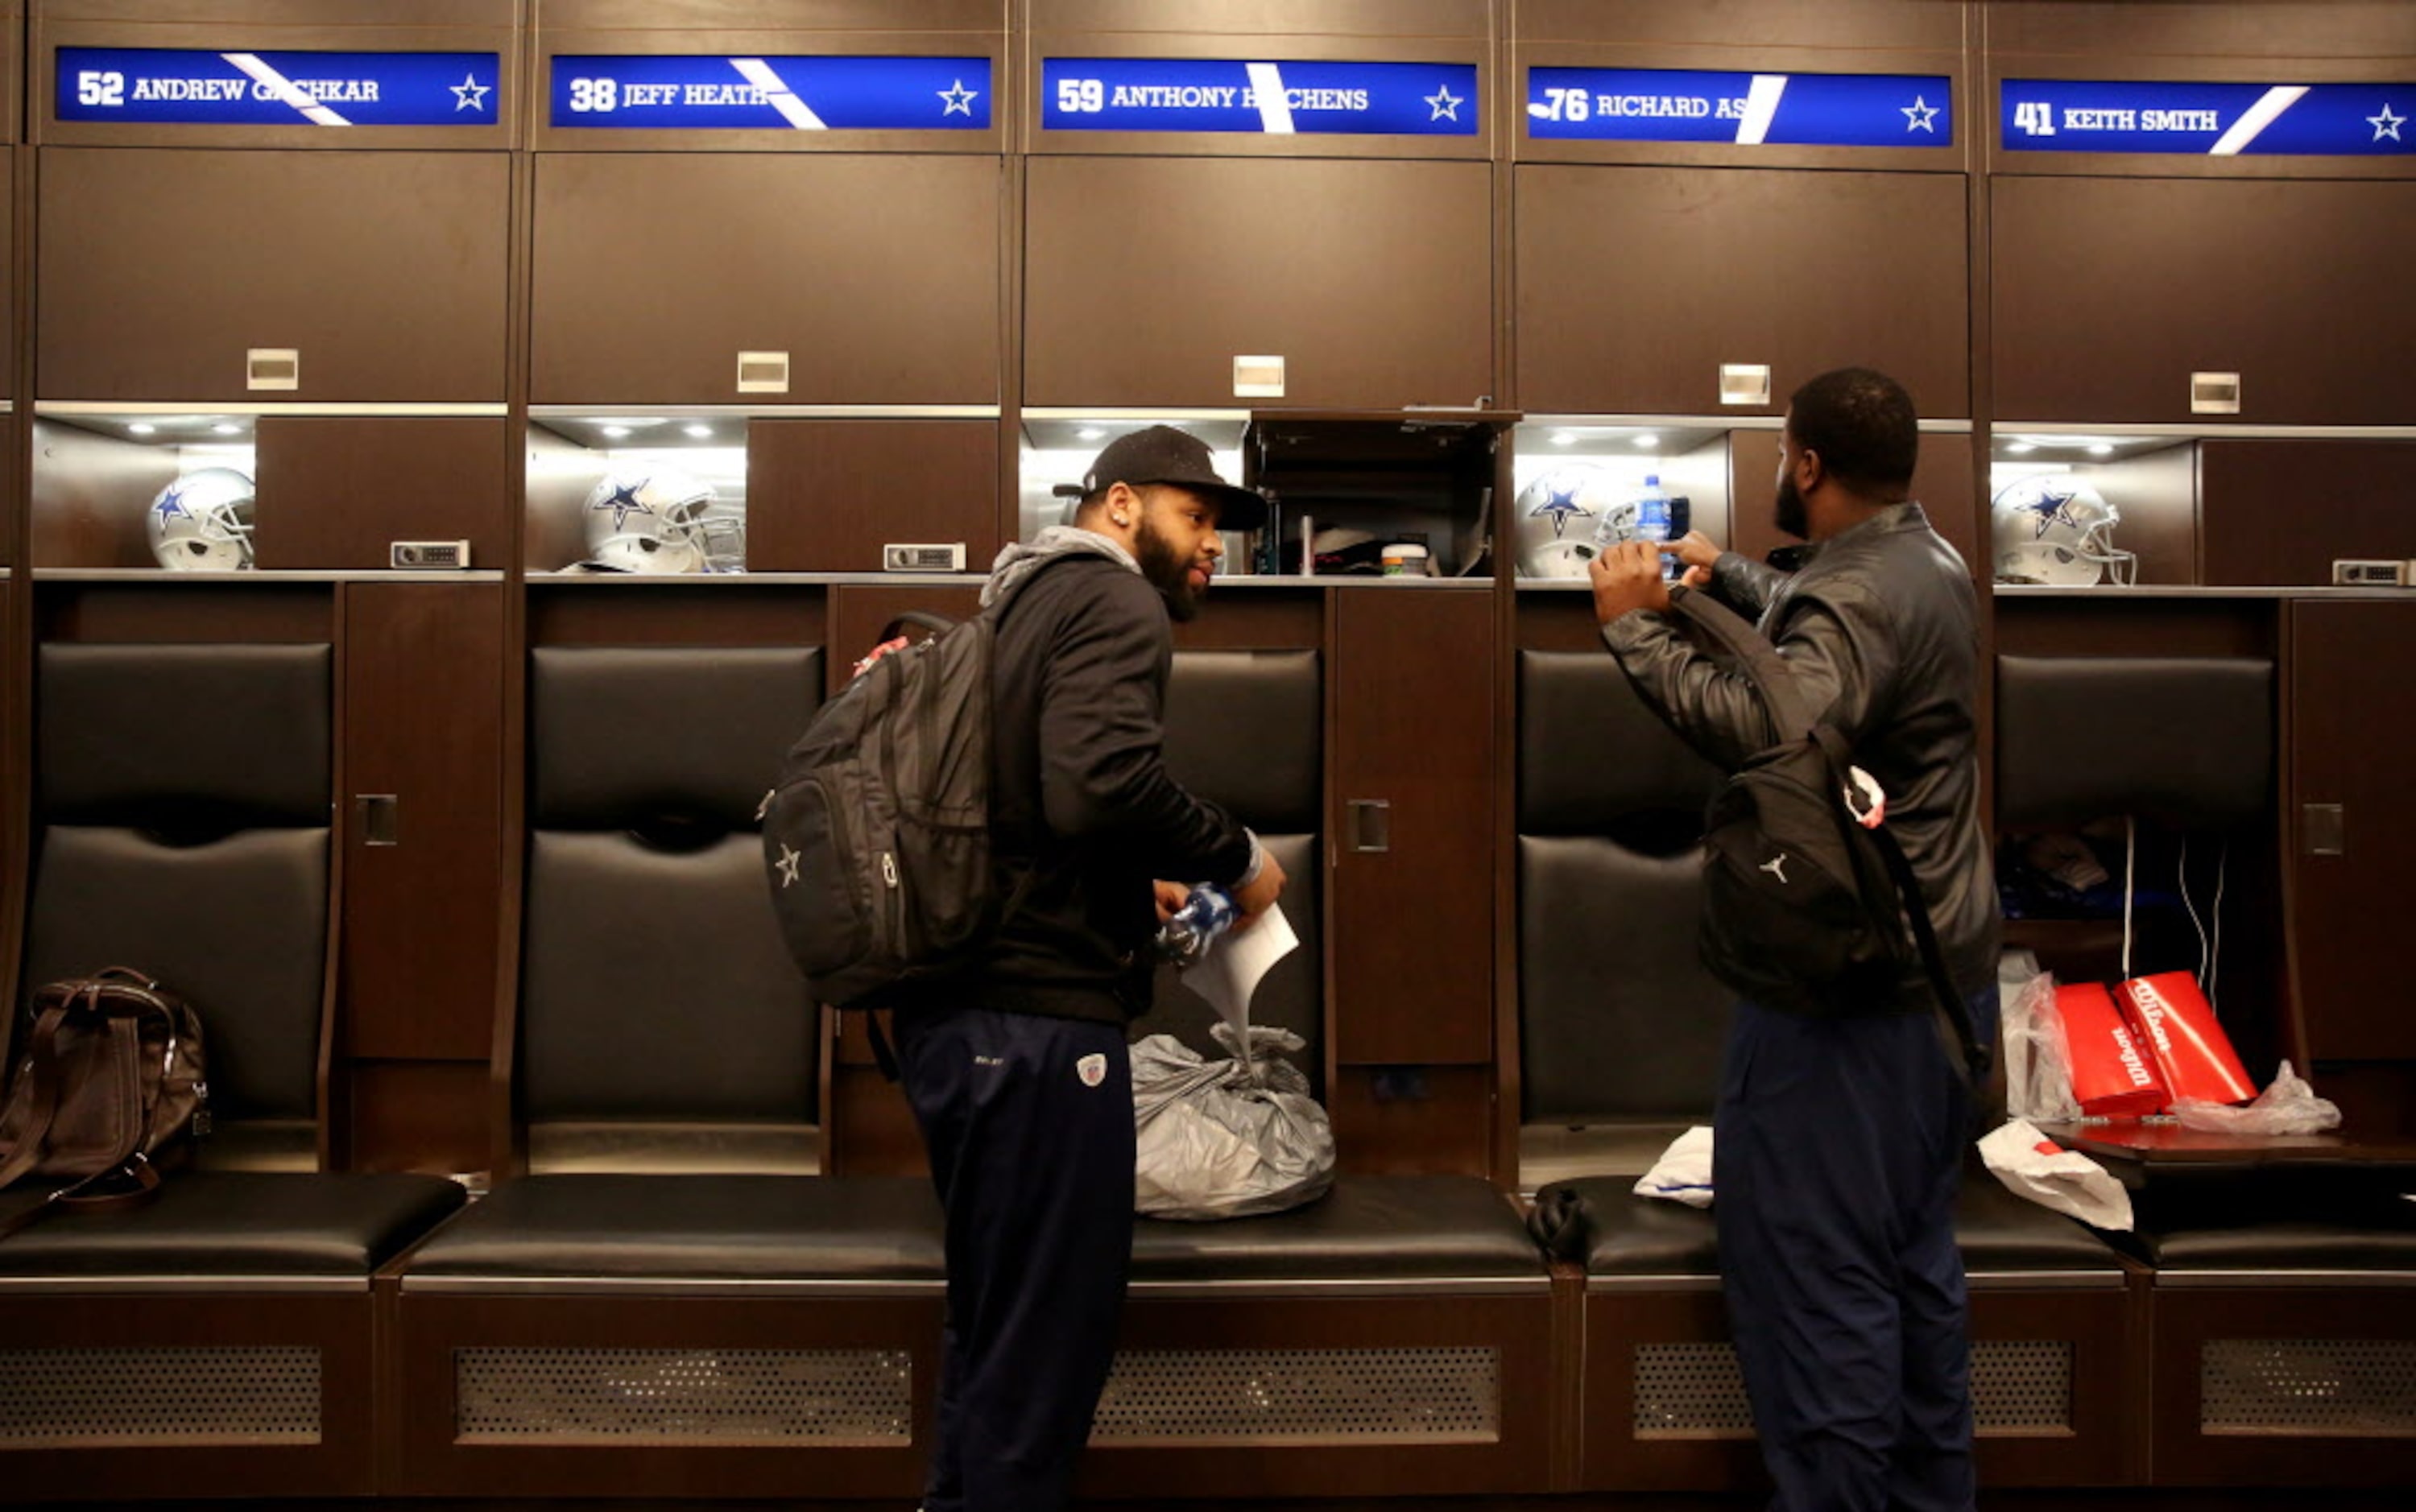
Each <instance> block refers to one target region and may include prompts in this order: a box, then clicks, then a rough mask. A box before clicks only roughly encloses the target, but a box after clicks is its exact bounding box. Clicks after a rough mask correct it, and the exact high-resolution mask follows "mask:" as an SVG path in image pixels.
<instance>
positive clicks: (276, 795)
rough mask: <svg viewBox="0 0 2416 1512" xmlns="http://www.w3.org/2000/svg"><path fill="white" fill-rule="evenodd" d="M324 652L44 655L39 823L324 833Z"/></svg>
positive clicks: (211, 649) (327, 657)
mask: <svg viewBox="0 0 2416 1512" xmlns="http://www.w3.org/2000/svg"><path fill="white" fill-rule="evenodd" d="M333 665H334V656H333V653H332V652H331V651H329V649H328V648H327V647H325V646H322V645H301V646H219V645H199V646H86V645H68V644H60V645H46V646H44V647H42V648H41V663H40V668H39V673H38V686H39V690H40V707H39V711H38V728H39V729H40V732H41V746H40V751H39V753H38V756H37V758H36V761H37V765H36V770H37V771H38V772H39V773H40V781H39V784H38V786H39V788H40V793H41V800H40V801H41V810H42V813H43V814H44V815H45V816H47V817H49V818H52V819H54V820H61V821H66V822H70V823H76V822H82V823H102V824H124V825H134V826H142V827H149V828H161V829H166V830H170V831H188V830H190V831H196V832H199V833H204V834H223V833H225V832H226V831H229V830H233V829H240V828H244V827H246V826H249V825H258V824H294V825H315V826H319V827H322V828H324V827H325V825H326V823H327V794H328V791H329V781H330V776H329V760H328V750H329V734H328V730H329V716H328V709H329V707H330V698H331V693H330V689H329V681H328V679H329V668H330V667H331V666H333Z"/></svg>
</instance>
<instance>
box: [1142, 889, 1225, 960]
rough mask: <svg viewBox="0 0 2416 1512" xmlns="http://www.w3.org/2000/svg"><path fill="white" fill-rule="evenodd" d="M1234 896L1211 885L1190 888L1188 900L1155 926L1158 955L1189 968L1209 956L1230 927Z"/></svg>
mask: <svg viewBox="0 0 2416 1512" xmlns="http://www.w3.org/2000/svg"><path fill="white" fill-rule="evenodd" d="M1235 912H1236V910H1235V908H1234V907H1233V895H1232V894H1231V893H1230V892H1227V891H1225V890H1224V889H1223V888H1220V887H1218V886H1216V884H1215V883H1213V882H1201V883H1200V884H1198V885H1197V886H1195V887H1194V888H1192V890H1191V896H1189V897H1188V898H1185V900H1184V901H1183V906H1182V907H1180V908H1178V909H1176V910H1175V911H1174V917H1172V918H1171V919H1169V920H1168V921H1166V922H1165V923H1163V924H1161V925H1159V926H1158V930H1157V953H1158V954H1159V956H1160V957H1162V958H1163V959H1165V960H1168V961H1171V962H1173V963H1174V964H1175V965H1176V966H1185V967H1188V966H1197V965H1198V964H1199V963H1200V958H1201V957H1203V956H1205V955H1206V954H1207V953H1208V947H1209V945H1210V944H1212V943H1213V942H1214V941H1215V940H1216V936H1219V935H1222V934H1223V933H1225V931H1227V930H1229V929H1231V928H1232V927H1233V916H1234V914H1235Z"/></svg>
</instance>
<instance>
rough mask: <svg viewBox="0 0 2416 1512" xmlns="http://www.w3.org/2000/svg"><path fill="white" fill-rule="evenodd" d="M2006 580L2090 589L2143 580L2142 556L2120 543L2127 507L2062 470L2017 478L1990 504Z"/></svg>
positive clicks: (1998, 562)
mask: <svg viewBox="0 0 2416 1512" xmlns="http://www.w3.org/2000/svg"><path fill="white" fill-rule="evenodd" d="M1988 517H1989V528H1990V531H1991V534H1992V536H1993V538H1994V547H1995V572H1996V576H1997V579H1998V581H2000V582H2007V583H2049V584H2053V585H2054V586H2056V587H2059V588H2088V587H2091V586H2092V585H2094V584H2096V583H2098V582H2101V581H2106V580H2108V579H2110V580H2111V581H2113V582H2115V583H2118V584H2124V585H2127V584H2130V583H2133V582H2136V581H2137V579H2138V573H2139V559H2138V557H2137V555H2135V554H2134V553H2132V552H2128V551H2123V550H2121V549H2119V548H2118V547H2116V546H2115V545H2114V527H2115V526H2117V525H2120V524H2121V523H2122V513H2121V511H2119V510H2117V509H2116V508H2115V507H2114V506H2113V505H2112V504H2109V503H2107V502H2106V500H2105V498H2104V496H2103V495H2101V494H2099V493H2098V491H2097V490H2096V489H2094V488H2092V487H2089V485H2087V484H2085V483H2081V482H2078V481H2076V479H2074V478H2072V477H2070V476H2067V475H2065V474H2061V473H2054V472H2039V473H2033V474H2031V476H2029V477H2024V478H2016V479H2015V480H2014V481H2013V482H2011V483H2009V484H2007V485H2005V486H2004V487H2001V488H2000V489H1998V490H1997V496H1996V498H1995V499H1994V500H1992V501H1991V502H1989V506H1988Z"/></svg>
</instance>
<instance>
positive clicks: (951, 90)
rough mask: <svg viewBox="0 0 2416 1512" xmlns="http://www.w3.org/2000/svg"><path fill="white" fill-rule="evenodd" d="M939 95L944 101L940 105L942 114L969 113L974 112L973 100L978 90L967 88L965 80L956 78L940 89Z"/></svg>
mask: <svg viewBox="0 0 2416 1512" xmlns="http://www.w3.org/2000/svg"><path fill="white" fill-rule="evenodd" d="M939 95H940V98H941V100H942V101H943V102H944V103H943V104H942V105H941V106H940V113H941V114H942V115H971V114H973V112H974V99H975V98H976V97H978V91H975V90H971V89H967V88H966V87H965V82H964V81H963V80H961V79H958V80H954V81H951V82H950V83H949V84H948V87H947V88H945V89H943V90H941V91H940V92H939Z"/></svg>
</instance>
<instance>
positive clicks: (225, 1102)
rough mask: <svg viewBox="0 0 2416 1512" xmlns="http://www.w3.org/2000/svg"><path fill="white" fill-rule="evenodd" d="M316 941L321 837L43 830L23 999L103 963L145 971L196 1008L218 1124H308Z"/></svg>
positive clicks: (321, 918)
mask: <svg viewBox="0 0 2416 1512" xmlns="http://www.w3.org/2000/svg"><path fill="white" fill-rule="evenodd" d="M326 941H327V831H325V830H252V831H243V832H240V833H237V834H234V835H231V836H229V837H227V838H226V839H223V840H218V841H213V842H211V843H209V844H206V845H200V846H163V845H160V844H159V843H158V842H156V841H154V840H152V839H150V838H148V837H147V836H144V835H142V834H138V833H135V832H134V831H128V830H94V829H83V828H78V827H75V826H69V825H53V826H51V827H50V828H49V829H48V830H47V831H44V832H43V834H42V837H41V854H40V858H39V860H38V861H36V863H35V868H34V899H33V909H32V917H31V923H30V926H29V933H28V936H27V939H26V948H25V974H24V981H25V984H26V994H27V996H31V994H32V989H33V988H34V987H36V986H38V985H39V984H40V983H42V982H45V981H56V980H58V979H60V978H63V977H73V976H83V975H85V974H88V973H90V972H93V971H97V970H98V969H99V968H100V967H102V966H133V967H135V968H137V969H138V970H142V971H145V972H148V973H149V974H151V975H152V976H154V977H157V978H158V979H159V981H163V982H165V983H167V984H168V985H170V986H173V987H174V988H175V989H176V990H177V991H178V992H180V993H182V994H184V996H186V997H187V998H188V999H189V1001H190V1002H191V1003H192V1004H193V1006H194V1008H195V1009H196V1010H199V1012H200V1013H201V1016H202V1028H203V1032H204V1035H205V1037H206V1038H207V1040H208V1049H209V1072H210V1095H211V1101H212V1104H213V1105H214V1106H215V1107H216V1108H217V1109H218V1111H219V1115H221V1116H225V1117H235V1118H314V1117H316V1116H317V1111H318V1093H317V1073H318V1053H319V1052H318V1046H319V1021H320V1006H321V1002H322V999H323V996H324V993H325V951H326Z"/></svg>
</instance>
